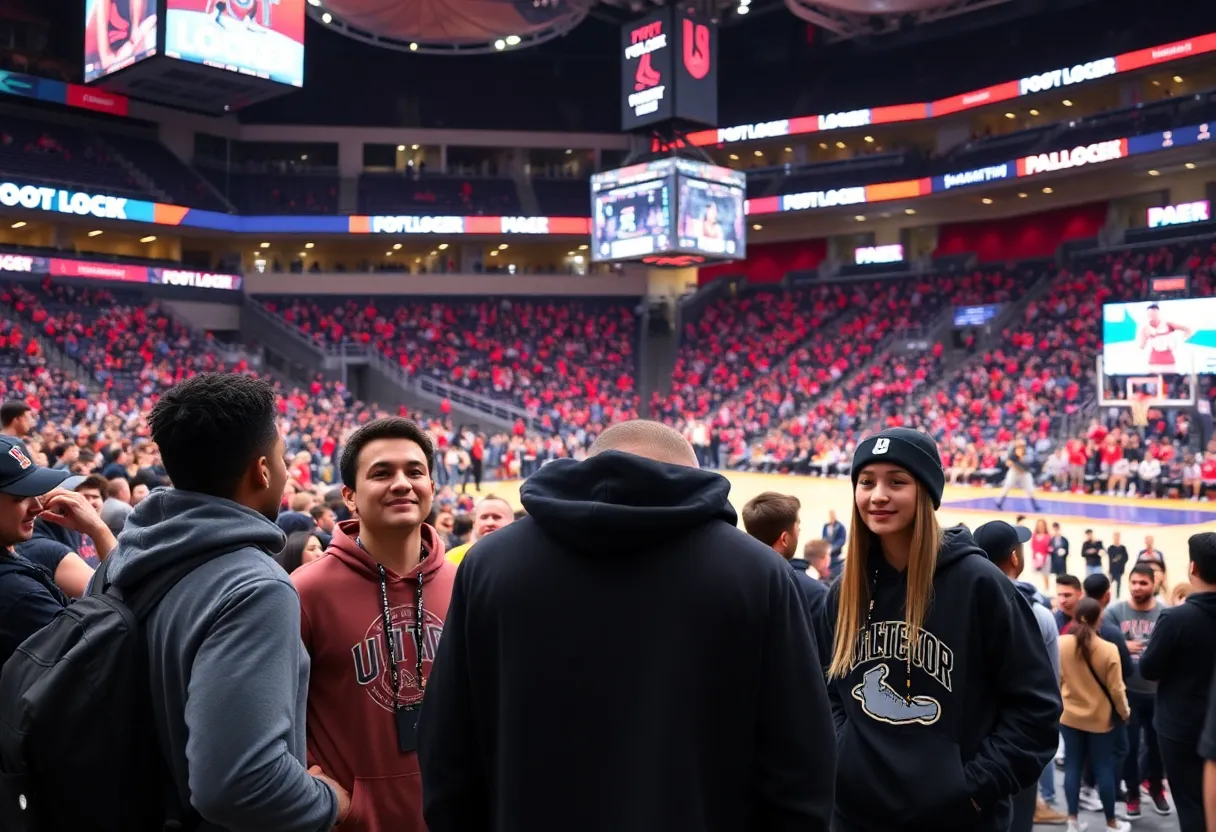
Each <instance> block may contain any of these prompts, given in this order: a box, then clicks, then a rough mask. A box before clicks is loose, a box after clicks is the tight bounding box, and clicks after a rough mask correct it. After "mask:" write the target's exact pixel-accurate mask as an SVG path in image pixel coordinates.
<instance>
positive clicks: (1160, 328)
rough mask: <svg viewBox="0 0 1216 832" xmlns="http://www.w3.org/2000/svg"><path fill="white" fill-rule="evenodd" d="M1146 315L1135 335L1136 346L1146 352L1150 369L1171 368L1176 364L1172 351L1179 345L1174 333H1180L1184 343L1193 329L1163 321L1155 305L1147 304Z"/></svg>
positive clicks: (1159, 309) (1159, 310)
mask: <svg viewBox="0 0 1216 832" xmlns="http://www.w3.org/2000/svg"><path fill="white" fill-rule="evenodd" d="M1146 315H1147V318H1148V319H1147V320H1146V321H1145V323H1144V324H1143V325H1142V326H1141V327H1140V332H1139V334H1137V335H1136V345H1137V346H1138V347H1140V349H1141V350H1144V351H1147V352H1148V365H1149V366H1150V367H1158V368H1173V367H1174V366H1175V365H1176V364H1177V363H1178V358H1177V356H1176V355H1175V353H1174V350H1175V349H1176V346H1177V344H1178V343H1179V342H1178V341H1177V339H1176V338H1175V337H1174V333H1176V332H1180V333H1182V340H1183V341H1185V340H1186V339H1187V338H1190V337H1191V335H1193V334H1194V332H1195V329H1194V327H1189V326H1183V325H1182V324H1176V323H1173V322H1172V321H1163V320H1162V319H1161V307H1160V306H1158V305H1157V304H1155V303H1152V304H1149V307H1148V310H1147V311H1146Z"/></svg>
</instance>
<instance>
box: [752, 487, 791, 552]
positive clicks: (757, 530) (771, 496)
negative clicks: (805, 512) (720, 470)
mask: <svg viewBox="0 0 1216 832" xmlns="http://www.w3.org/2000/svg"><path fill="white" fill-rule="evenodd" d="M801 510H802V503H801V502H799V500H798V498H797V497H792V496H790V495H788V494H778V493H777V492H776V491H765V492H764V493H763V494H757V495H756V496H755V497H752V498H751V499H750V500H748V501H747V504H746V505H744V506H743V528H744V529H746V530H747V533H748V534H750V535H751V536H752V537H754V538H756V540H759V541H760V542H761V543H763V544H764V545H765V546H772V545H773V544H774V543H776V542H777V538H779V537H781V534H782V532H788V531H792V530H793V528H794V524H795V523H797V522H798V512H799V511H801Z"/></svg>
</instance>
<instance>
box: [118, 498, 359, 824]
mask: <svg viewBox="0 0 1216 832" xmlns="http://www.w3.org/2000/svg"><path fill="white" fill-rule="evenodd" d="M283 542H284V538H283V532H282V531H280V530H279V527H278V526H276V525H275V524H274V523H272V522H271V521H270V520H267V519H266V518H265V517H263V516H262V515H260V514H258V513H257V512H255V511H253V510H251V509H248V508H245V507H244V506H242V505H239V504H237V503H234V502H231V501H229V500H224V499H220V498H217V497H209V496H206V495H203V494H197V493H195V492H191V491H177V490H173V489H157V490H156V491H153V492H152V493H151V494H149V495H148V497H147V498H145V499H144V500H143V502H141V503H140V504H139V505H138V506H137V507H136V509H135V511H134V512H133V513H132V514H131V517H130V518H129V519H128V520H127V524H126V528H124V529H123V532H122V534H121V535H119V537H118V548H117V549H116V550H115V551H114V553H113V554H112V555H111V556H110V560H111V561H112V563H111V565H110V567H109V569H110V573H109V574H110V578H111V580H112V581H113V582H114V583H115V584H117V585H118V586H119V587H122V586H128V585H131V584H132V583H134V582H137V581H139V580H141V579H142V578H143V577H144V576H146V575H147V574H148V573H150V572H154V571H155V570H157V569H160V568H163V567H164V566H165V565H166V564H169V563H172V562H175V561H179V560H184V559H186V558H193V557H198V556H200V555H205V554H206V553H208V552H212V553H214V558H213V559H212V560H208V561H206V562H205V563H203V564H202V565H201V566H199V567H198V568H196V569H195V570H194V571H193V572H191V573H190V574H189V575H187V576H186V577H185V578H182V580H181V582H180V583H178V584H177V586H175V587H174V588H173V589H172V590H170V591H169V594H168V595H166V596H165V598H164V600H163V601H161V603H160V605H159V606H158V607H157V608H156V609H155V610H153V612H152V614H151V615H150V616H149V618H148V622H147V627H148V639H149V654H150V657H151V675H152V700H153V703H154V712H155V717H156V720H157V727H158V730H159V732H160V735H161V741H162V743H163V744H164V745H165V752H166V756H167V758H168V759H169V761H170V765H171V766H172V771H173V776H174V781H175V782H176V784H177V790H178V794H179V795H181V796H182V799H183V801H185V800H186V799H187V798H188V800H189V803H190V805H191V806H193V807H194V809H195V811H197V812H198V813H199V814H200V815H201V816H202V817H203V820H204V823H203V826H202V827H201V829H202V830H209V832H216V831H217V830H228V832H322V831H323V830H328V829H329V828H330V827H332V826H333V825H334V821H335V819H336V816H337V801H336V799H335V797H334V793H333V791H332V790H331V789H330V788H329V787H328V786H326V785H325V784H324V783H322V782H321V781H319V780H317V779H316V778H314V777H312V776H311V775H309V774H308V770H307V768H306V765H305V759H306V758H305V753H306V740H305V726H304V720H305V713H306V705H307V701H308V672H309V659H308V653H307V652H305V650H304V647H303V644H302V643H301V641H300V599H299V596H297V595H296V591H295V588H294V587H293V586H292V584H291V581H290V580H289V579H288V577H287V573H285V572H284V571H283V569H282V568H281V567H280V566H279V565H278V564H277V563H275V562H274V559H273V558H272V557H271V556H270V553H271V552H277V551H278V550H279V549H281V548H282V546H283Z"/></svg>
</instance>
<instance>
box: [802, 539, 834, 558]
mask: <svg viewBox="0 0 1216 832" xmlns="http://www.w3.org/2000/svg"><path fill="white" fill-rule="evenodd" d="M831 554H832V544H831V543H830V542H828V541H826V540H808V541H807V544H806V545H805V546H803V547H802V558H803V560H809V561H815V560H822V559H823V558H826V557H830V556H831Z"/></svg>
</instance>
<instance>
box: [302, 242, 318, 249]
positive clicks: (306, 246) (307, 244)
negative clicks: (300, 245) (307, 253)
mask: <svg viewBox="0 0 1216 832" xmlns="http://www.w3.org/2000/svg"><path fill="white" fill-rule="evenodd" d="M315 245H316V243H305V244H304V248H312V247H313V246H315Z"/></svg>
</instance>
